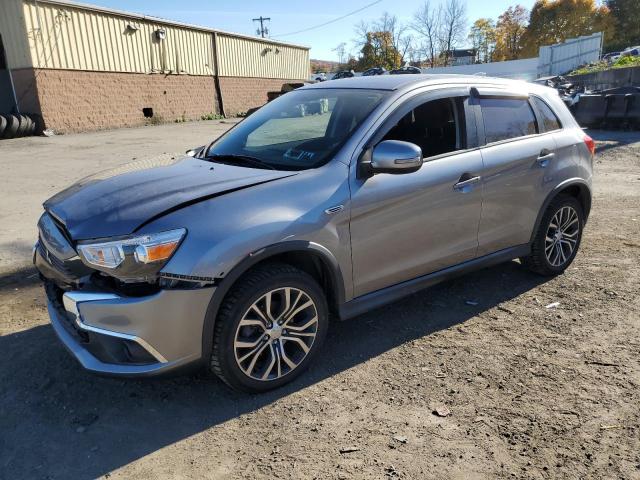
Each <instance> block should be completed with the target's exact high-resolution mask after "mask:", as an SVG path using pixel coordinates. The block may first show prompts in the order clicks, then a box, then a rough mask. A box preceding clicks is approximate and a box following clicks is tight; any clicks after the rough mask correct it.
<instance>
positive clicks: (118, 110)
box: [35, 69, 218, 132]
mask: <svg viewBox="0 0 640 480" xmlns="http://www.w3.org/2000/svg"><path fill="white" fill-rule="evenodd" d="M35 75H36V85H37V96H38V99H39V103H40V110H41V112H42V116H43V117H44V121H45V124H46V127H47V128H51V129H53V130H55V131H58V132H81V131H88V130H99V129H106V128H118V127H132V126H139V125H144V124H147V123H150V122H151V121H154V122H156V121H157V122H173V121H175V120H176V119H182V118H185V119H186V120H194V119H199V118H200V117H201V116H202V115H204V114H207V113H216V112H217V110H218V105H217V100H216V94H215V87H214V81H213V78H212V77H205V76H190V75H159V74H154V75H144V74H136V73H115V72H113V73H112V72H88V71H78V70H46V69H40V70H38V69H36V70H35ZM147 107H149V108H153V119H150V118H145V117H144V115H143V112H142V109H143V108H147Z"/></svg>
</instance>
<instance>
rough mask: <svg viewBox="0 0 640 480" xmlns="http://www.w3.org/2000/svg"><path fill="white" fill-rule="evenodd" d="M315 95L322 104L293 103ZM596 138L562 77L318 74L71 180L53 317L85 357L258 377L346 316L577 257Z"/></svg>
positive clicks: (46, 259) (290, 370) (108, 368)
mask: <svg viewBox="0 0 640 480" xmlns="http://www.w3.org/2000/svg"><path fill="white" fill-rule="evenodd" d="M318 104H326V107H327V111H326V112H325V113H323V114H322V115H323V116H319V115H309V116H300V115H299V113H296V112H300V111H301V110H305V109H306V106H307V105H318ZM594 151H595V148H594V142H593V140H592V139H591V138H589V137H588V136H587V135H586V134H585V133H584V132H583V131H582V130H581V129H580V127H579V126H578V125H577V124H576V122H575V120H574V119H573V116H572V115H571V113H570V112H569V111H568V110H567V108H566V107H565V105H564V104H563V102H562V101H561V100H560V98H559V97H558V95H557V94H556V92H555V91H553V90H551V89H549V88H547V87H542V86H538V85H534V84H524V83H519V82H512V81H509V80H503V79H496V78H482V77H473V76H469V75H460V76H456V77H452V76H449V75H447V76H442V77H440V76H437V75H432V76H421V77H418V76H416V77H400V76H389V75H385V76H374V77H363V78H356V79H353V80H351V81H348V82H344V83H341V84H340V85H338V84H335V83H333V84H332V83H331V82H324V83H316V84H313V85H307V86H305V87H302V88H299V89H297V90H294V91H292V92H290V93H287V94H286V95H283V96H282V97H279V98H277V99H276V100H274V101H273V102H271V103H268V104H267V105H265V106H264V107H263V108H261V109H260V110H258V111H257V112H255V113H254V114H253V115H252V116H250V117H248V118H246V119H244V120H243V121H242V122H241V123H239V124H237V125H236V126H235V127H233V128H232V129H231V130H229V131H228V132H227V133H225V134H224V135H223V136H222V137H220V138H218V139H217V140H215V141H213V142H212V143H211V144H209V145H207V146H204V147H198V148H196V149H193V150H192V151H190V152H189V156H186V157H184V158H176V159H175V160H173V161H171V162H167V160H166V159H160V160H158V161H157V162H156V163H153V162H149V161H148V160H145V161H144V162H138V163H133V164H130V165H125V166H123V167H119V168H117V169H116V170H113V171H111V172H102V173H98V174H96V175H94V176H91V177H88V178H85V179H84V180H81V181H80V182H78V183H77V184H75V185H73V186H71V187H69V188H68V189H67V190H64V191H62V192H60V193H58V194H57V195H54V196H53V197H52V198H50V199H49V200H47V201H46V202H45V203H44V213H43V214H42V216H41V217H40V220H39V222H38V231H39V238H38V241H37V243H36V245H35V249H34V263H35V265H36V267H37V269H38V270H39V272H40V274H41V276H42V279H43V280H44V283H45V290H46V294H47V298H48V309H49V314H50V317H51V322H52V324H53V328H54V330H55V332H56V333H57V335H58V336H59V337H60V339H61V340H62V342H63V343H64V345H65V346H66V347H67V348H68V350H69V351H70V352H71V353H72V354H73V355H74V356H75V357H76V358H77V359H78V360H79V362H80V363H81V364H82V366H83V367H84V368H86V369H88V370H90V371H93V372H98V373H101V374H107V375H116V376H117V375H119V376H150V375H157V374H161V373H165V372H171V371H175V370H177V369H179V368H182V367H185V366H187V365H203V366H206V367H207V368H209V369H210V370H212V371H213V372H214V373H215V374H216V375H218V376H219V377H220V378H221V379H222V380H223V381H224V382H226V383H227V384H228V385H230V386H232V387H233V388H236V389H240V390H244V391H249V392H261V391H265V390H268V389H271V388H274V387H278V386H281V385H283V384H285V383H287V382H289V381H291V380H293V379H294V378H295V377H297V376H298V375H300V374H301V373H302V372H303V370H304V369H305V368H306V367H307V366H308V365H309V364H310V363H311V362H312V361H314V360H318V361H323V360H322V354H321V346H322V343H323V341H324V339H325V336H326V334H327V331H328V329H329V328H330V321H329V319H330V317H333V318H340V319H343V320H344V319H348V318H352V317H355V316H357V315H360V314H362V313H364V312H366V311H367V310H370V309H372V308H376V307H379V306H381V305H383V304H386V303H388V302H392V301H395V300H398V299H399V298H401V297H403V296H405V295H408V294H411V293H414V292H416V291H418V290H420V289H422V288H425V287H428V286H430V285H433V284H435V283H437V282H439V281H442V280H445V279H449V278H451V277H453V276H455V275H460V274H463V273H465V272H468V271H471V270H475V269H478V268H483V267H487V266H490V265H494V264H497V263H500V262H506V261H509V260H512V259H515V258H520V259H521V261H522V263H523V264H524V266H526V267H528V268H529V269H531V270H532V271H534V272H536V273H539V274H542V275H558V274H560V273H562V272H564V270H565V269H566V268H567V267H568V266H569V265H570V264H571V262H572V261H573V259H574V257H575V256H576V253H577V251H578V248H579V246H580V239H581V237H582V232H583V229H584V226H585V222H586V221H587V218H588V216H589V210H590V207H591V176H592V164H593V156H594ZM398 325H399V323H398ZM398 325H395V326H393V325H392V326H389V325H387V327H388V328H396V327H397V326H398ZM381 334H382V333H381ZM353 335H357V328H354V331H353ZM43 361H45V362H46V361H47V359H46V358H45V359H43Z"/></svg>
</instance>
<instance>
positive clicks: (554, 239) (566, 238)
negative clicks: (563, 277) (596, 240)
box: [544, 206, 580, 267]
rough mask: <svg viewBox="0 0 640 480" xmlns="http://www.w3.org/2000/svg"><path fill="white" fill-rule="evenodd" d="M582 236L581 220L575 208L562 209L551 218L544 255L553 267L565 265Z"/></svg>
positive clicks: (565, 207) (566, 207)
mask: <svg viewBox="0 0 640 480" xmlns="http://www.w3.org/2000/svg"><path fill="white" fill-rule="evenodd" d="M579 236H580V219H579V217H578V212H576V210H575V209H574V208H573V207H570V206H564V207H562V208H560V209H559V210H558V211H557V212H556V213H555V215H554V216H553V217H552V218H551V222H549V226H548V228H547V234H546V237H545V242H544V244H545V246H544V253H545V256H546V257H547V260H548V262H549V264H550V265H551V266H553V267H560V266H562V265H564V264H565V263H566V262H567V261H569V259H570V258H571V256H572V255H573V252H574V251H575V249H576V246H577V244H578V240H579Z"/></svg>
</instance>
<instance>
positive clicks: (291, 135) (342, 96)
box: [206, 88, 385, 170]
mask: <svg viewBox="0 0 640 480" xmlns="http://www.w3.org/2000/svg"><path fill="white" fill-rule="evenodd" d="M384 95H385V92H382V91H379V90H355V89H339V88H337V89H329V88H322V89H309V90H297V91H293V92H289V93H287V94H285V95H283V96H282V97H280V98H278V99H276V100H274V101H273V102H271V103H268V104H267V105H265V106H264V107H262V108H261V109H260V110H258V111H257V112H255V113H254V114H253V115H251V116H250V117H248V118H246V119H245V120H243V121H242V122H241V123H240V124H238V126H236V127H235V128H233V129H232V130H230V131H229V132H228V133H227V134H225V135H224V136H222V137H221V138H220V139H219V140H218V141H216V142H215V143H213V144H212V145H211V146H210V147H209V150H208V152H207V153H206V156H207V157H212V158H214V159H215V157H219V158H220V159H223V158H224V157H226V156H228V158H229V159H231V160H230V161H233V158H232V157H236V158H240V157H249V158H252V159H254V164H255V165H258V164H259V163H263V164H264V165H265V166H267V167H270V168H276V169H279V170H303V169H307V168H315V167H319V166H320V165H323V164H324V163H326V162H327V161H329V160H330V159H331V157H332V156H333V155H334V154H335V152H337V150H338V149H339V148H340V147H341V146H342V145H343V144H344V142H346V140H347V139H348V138H349V136H350V135H351V133H352V132H353V131H354V130H355V129H356V128H357V127H358V126H359V125H360V124H361V123H362V121H363V120H364V119H365V118H366V117H367V116H368V115H369V114H370V113H371V112H372V111H373V109H374V108H375V107H376V106H377V105H378V104H379V103H380V101H381V99H382V98H383V97H384Z"/></svg>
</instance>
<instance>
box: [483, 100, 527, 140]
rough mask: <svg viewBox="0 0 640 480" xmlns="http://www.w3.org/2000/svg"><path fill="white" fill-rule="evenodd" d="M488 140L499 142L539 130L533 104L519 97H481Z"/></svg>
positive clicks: (485, 132)
mask: <svg viewBox="0 0 640 480" xmlns="http://www.w3.org/2000/svg"><path fill="white" fill-rule="evenodd" d="M480 106H481V108H482V117H483V119H484V134H485V137H486V142H487V143H491V142H499V141H500V140H507V139H509V138H516V137H524V136H525V135H531V134H534V133H538V132H537V125H536V117H535V115H534V114H533V110H532V109H531V105H529V102H528V101H527V100H524V99H519V98H482V99H480Z"/></svg>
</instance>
